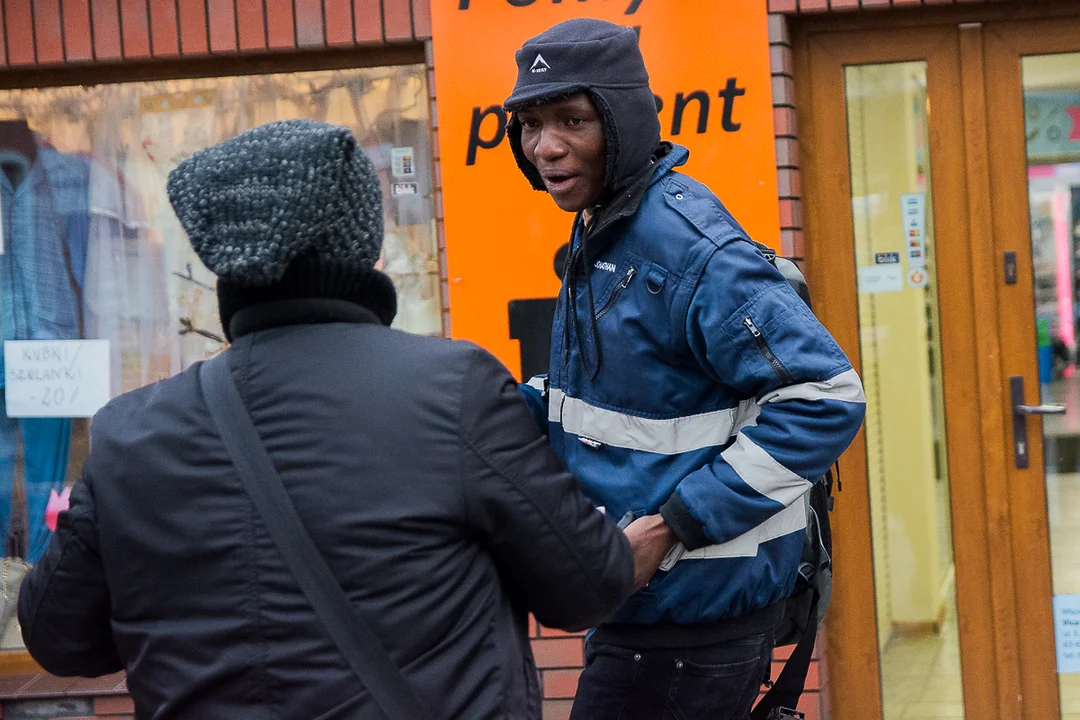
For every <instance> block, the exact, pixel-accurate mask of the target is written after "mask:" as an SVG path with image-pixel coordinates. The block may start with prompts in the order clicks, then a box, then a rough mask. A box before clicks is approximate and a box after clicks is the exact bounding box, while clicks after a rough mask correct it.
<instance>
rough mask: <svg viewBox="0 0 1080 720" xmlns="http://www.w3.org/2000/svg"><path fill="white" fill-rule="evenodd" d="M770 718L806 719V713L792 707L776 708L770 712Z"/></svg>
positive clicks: (782, 719)
mask: <svg viewBox="0 0 1080 720" xmlns="http://www.w3.org/2000/svg"><path fill="white" fill-rule="evenodd" d="M768 720H806V713H802V712H799V711H798V710H792V709H791V708H776V709H775V710H773V711H772V712H771V713H769V718H768Z"/></svg>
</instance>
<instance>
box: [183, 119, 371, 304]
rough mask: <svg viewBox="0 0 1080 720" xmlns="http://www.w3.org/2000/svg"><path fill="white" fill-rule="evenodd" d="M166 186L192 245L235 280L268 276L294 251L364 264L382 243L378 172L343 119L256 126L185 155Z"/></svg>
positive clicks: (275, 277)
mask: <svg viewBox="0 0 1080 720" xmlns="http://www.w3.org/2000/svg"><path fill="white" fill-rule="evenodd" d="M168 192H169V201H170V202H171V203H172V206H173V209H174V210H175V211H176V215H177V217H178V218H179V219H180V223H181V225H183V227H184V230H186V231H187V234H188V238H189V239H190V241H191V245H192V247H193V248H194V249H195V253H196V254H197V255H198V256H199V258H200V259H201V260H202V261H203V263H205V264H206V267H207V268H209V269H210V270H211V271H212V272H214V273H215V274H216V275H217V276H218V278H219V280H220V281H223V282H225V283H229V284H230V285H233V286H236V287H240V288H261V287H268V286H271V285H274V284H275V283H278V282H280V281H281V280H282V278H283V277H284V276H285V273H286V270H287V269H288V268H289V265H290V263H292V262H293V261H294V260H296V259H297V258H309V259H312V260H318V261H325V262H330V263H332V264H333V265H334V266H335V267H336V268H338V269H341V270H355V271H358V272H363V271H369V270H371V269H373V268H374V266H375V263H376V262H377V261H378V259H379V255H380V253H381V251H382V241H383V209H382V191H381V189H380V186H379V179H378V176H377V175H376V172H375V168H374V166H373V165H372V163H371V161H370V160H369V159H368V158H367V156H366V155H365V154H364V152H363V151H362V150H361V149H360V147H359V146H358V144H357V142H356V138H354V137H353V135H352V133H351V132H349V130H348V129H347V128H344V127H338V126H335V125H327V124H325V123H320V122H314V121H311V120H285V121H282V122H275V123H270V124H269V125H263V126H261V127H257V128H255V129H253V130H249V131H247V132H245V133H242V134H240V135H237V136H236V137H235V138H232V139H231V140H227V141H225V142H223V143H221V144H219V145H215V146H213V147H210V148H207V149H205V150H202V151H200V152H198V153H195V154H194V155H192V156H191V157H190V158H188V159H186V160H184V161H183V162H181V163H180V164H179V165H178V166H177V168H176V169H175V170H173V171H172V173H170V174H169V182H168Z"/></svg>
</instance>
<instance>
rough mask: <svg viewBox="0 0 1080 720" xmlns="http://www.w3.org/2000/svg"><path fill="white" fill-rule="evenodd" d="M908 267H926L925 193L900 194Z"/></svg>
mask: <svg viewBox="0 0 1080 720" xmlns="http://www.w3.org/2000/svg"><path fill="white" fill-rule="evenodd" d="M900 213H901V218H902V219H903V223H904V225H903V227H904V241H905V243H906V247H907V257H908V267H912V268H922V267H926V193H908V194H906V195H901V196H900Z"/></svg>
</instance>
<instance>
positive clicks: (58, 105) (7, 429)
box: [0, 65, 441, 648]
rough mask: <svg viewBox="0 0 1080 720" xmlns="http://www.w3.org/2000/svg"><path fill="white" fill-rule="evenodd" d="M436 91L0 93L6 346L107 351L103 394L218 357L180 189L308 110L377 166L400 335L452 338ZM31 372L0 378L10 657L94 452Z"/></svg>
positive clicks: (4, 634)
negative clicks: (433, 125) (261, 130)
mask: <svg viewBox="0 0 1080 720" xmlns="http://www.w3.org/2000/svg"><path fill="white" fill-rule="evenodd" d="M427 97H428V91H427V87H426V81H425V70H424V67H423V66H419V65H418V66H407V67H400V68H375V69H364V70H347V71H334V72H315V73H302V74H281V75H264V76H251V77H234V78H216V79H198V80H179V81H168V82H155V83H125V84H118V85H101V86H96V87H66V88H51V89H41V90H22V91H5V92H0V226H2V232H0V238H2V245H0V335H2V338H0V339H3V340H4V341H5V342H7V341H21V340H48V341H68V342H71V341H76V342H77V341H80V340H87V339H99V340H106V341H108V349H107V353H106V354H105V357H106V358H107V360H106V361H105V362H104V363H103V365H104V367H102V368H100V378H101V384H102V385H107V388H108V392H107V393H106V397H108V396H114V395H118V394H120V393H122V392H126V391H128V390H132V389H134V388H137V387H140V386H142V385H146V384H147V383H151V382H154V381H155V380H160V379H163V378H166V377H169V376H170V375H173V374H175V373H178V372H180V371H181V370H183V369H184V368H186V367H188V366H190V365H191V364H192V363H194V362H197V361H199V360H203V359H205V358H207V357H208V356H210V355H213V354H214V353H216V352H218V351H220V350H221V349H222V347H223V342H224V336H223V333H222V330H221V327H220V324H219V322H218V318H217V300H216V296H215V278H214V276H213V275H212V274H211V273H210V272H209V271H208V270H207V269H206V268H205V267H203V265H202V264H201V263H200V261H199V259H198V258H197V257H196V256H195V254H194V252H193V251H192V250H191V248H190V246H189V244H188V242H187V240H186V238H185V236H184V233H183V231H182V230H181V228H180V225H179V223H178V221H177V220H176V217H175V216H174V215H173V212H172V208H171V206H170V205H169V201H168V197H167V195H166V192H165V185H166V179H167V177H168V174H169V172H170V171H171V170H172V169H173V168H174V167H176V165H177V164H178V163H179V162H180V161H181V160H183V159H184V158H186V157H188V156H190V155H191V154H193V153H194V152H196V151H197V150H199V149H201V148H204V147H206V146H208V145H212V144H214V143H217V142H220V141H222V140H225V139H228V138H230V137H233V136H234V135H236V134H238V133H240V132H242V131H244V130H247V129H249V128H252V127H255V126H258V125H262V124H264V123H267V122H271V121H274V120H282V119H288V118H301V117H302V118H310V119H314V120H321V121H324V122H329V123H334V124H339V125H345V126H347V127H349V128H351V129H352V131H353V132H354V134H355V135H356V137H357V139H358V140H359V142H360V145H361V146H362V147H363V149H364V150H365V152H366V153H367V154H368V156H369V157H370V158H371V159H372V161H373V162H374V163H375V167H376V169H377V170H378V171H379V173H380V177H381V179H382V185H383V190H384V196H383V199H384V204H385V227H386V231H385V233H386V234H385V242H384V251H383V257H382V259H381V260H380V268H381V269H382V270H384V271H385V272H386V273H388V274H389V275H390V277H391V278H392V279H393V280H394V283H395V285H396V287H397V289H398V293H399V303H398V304H399V311H398V318H397V321H396V326H397V327H399V328H401V329H404V330H407V331H410V332H415V333H420V334H429V335H437V334H440V333H441V308H440V307H439V297H440V293H439V279H438V261H437V254H436V249H435V238H434V228H433V207H432V183H431V174H430V171H429V168H430V167H431V149H430V139H429V123H428V115H427V112H428V104H427ZM11 347H15V346H11ZM2 364H3V361H2V360H0V365H2ZM18 364H19V359H18V358H15V360H14V362H13V366H12V367H11V368H7V367H6V366H5V368H4V372H3V373H0V401H2V402H3V412H0V537H3V538H5V540H6V553H5V555H6V557H5V558H4V561H3V567H2V568H0V570H2V572H0V582H2V584H3V587H2V588H0V589H2V591H3V596H4V598H5V600H4V602H3V604H2V605H0V647H3V648H15V647H19V646H20V645H21V640H20V632H19V628H18V627H17V621H16V620H15V619H14V610H15V602H16V593H17V590H18V587H19V582H20V581H21V579H22V576H23V574H24V573H25V569H26V565H27V563H33V562H35V561H36V560H37V559H38V558H40V556H41V555H42V553H43V552H44V550H45V548H46V546H47V545H48V542H49V539H50V537H51V534H52V529H53V528H55V522H56V515H57V513H58V512H59V510H60V509H62V508H63V507H65V506H66V502H67V488H68V487H70V484H71V482H73V481H74V479H75V478H76V477H77V476H78V473H79V470H80V468H81V467H82V463H83V460H84V459H85V457H86V453H87V450H88V428H89V422H88V421H87V420H86V419H85V418H73V417H70V416H65V415H64V413H65V411H64V410H62V409H57V407H56V406H55V404H53V405H52V406H50V407H48V408H47V409H45V410H40V408H39V410H40V412H39V410H35V407H36V406H35V407H29V408H28V407H27V402H28V399H27V398H26V397H20V398H16V397H15V393H16V391H15V389H14V388H11V389H9V388H8V380H7V378H8V377H9V375H10V373H9V372H8V371H9V370H10V371H11V372H16V371H17V369H18V367H17V366H18ZM60 397H63V398H64V400H65V401H69V402H70V399H71V398H70V392H62V393H61V394H60ZM50 398H51V399H52V396H51V395H50ZM33 402H34V403H37V406H41V405H42V403H43V402H44V400H43V399H42V398H39V397H36V396H35V397H34V398H33ZM69 407H70V405H69ZM45 414H47V415H50V416H48V417H34V415H45ZM71 414H78V413H75V412H72V413H71Z"/></svg>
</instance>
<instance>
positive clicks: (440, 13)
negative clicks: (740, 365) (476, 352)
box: [431, 0, 780, 372]
mask: <svg viewBox="0 0 1080 720" xmlns="http://www.w3.org/2000/svg"><path fill="white" fill-rule="evenodd" d="M765 6H766V3H765V1H764V0H723V2H719V1H718V0H431V12H432V22H433V42H434V51H435V90H436V98H437V102H438V136H439V153H440V160H441V166H442V186H443V210H444V213H445V218H446V245H447V263H448V273H449V281H450V323H451V327H452V331H453V335H454V337H457V338H463V339H467V340H472V341H473V342H476V343H478V344H480V345H482V346H484V347H485V348H487V349H488V350H490V351H491V352H493V353H495V354H496V355H497V356H498V357H499V359H501V360H502V361H503V362H504V363H505V364H506V365H507V366H508V367H509V368H511V370H513V371H515V372H517V371H518V369H519V367H520V364H519V347H518V342H517V341H516V340H512V339H511V338H510V322H509V318H508V311H507V307H508V303H510V302H511V301H513V300H519V299H525V298H542V297H553V296H554V295H555V294H556V293H557V292H558V288H559V281H558V278H557V277H556V275H555V272H554V270H553V258H554V254H555V250H556V249H557V248H558V247H559V246H560V245H562V244H563V243H564V242H566V240H567V239H568V237H569V232H570V225H571V220H572V218H571V216H570V215H569V214H567V213H564V212H562V211H560V210H558V209H557V208H556V207H555V204H554V203H553V202H552V200H551V198H550V197H549V196H548V195H547V194H546V193H540V192H536V191H534V190H532V189H531V188H530V186H529V183H528V181H527V180H525V178H524V177H523V176H522V175H521V172H520V171H519V170H518V169H517V166H516V165H515V164H514V159H513V157H512V154H511V152H510V148H509V145H508V144H507V143H506V137H505V134H506V133H505V127H506V115H505V114H504V113H503V111H502V108H501V105H502V101H503V100H504V99H505V98H506V97H507V96H508V95H509V94H510V91H511V90H512V89H513V86H514V80H515V78H516V77H517V67H516V65H515V63H514V52H515V51H516V50H517V49H518V48H519V47H521V45H522V43H524V42H525V40H527V39H529V38H530V37H532V36H534V35H537V34H539V33H541V32H543V31H544V30H546V29H547V28H548V27H550V26H552V25H554V24H556V23H559V22H562V21H563V20H567V19H570V18H572V17H594V18H600V19H603V20H608V21H611V22H615V23H618V24H620V25H625V26H628V27H634V28H639V35H640V38H641V49H642V52H643V54H644V56H645V62H646V64H647V66H648V69H649V75H650V80H651V84H652V89H653V92H654V93H655V94H656V95H657V96H658V97H659V98H660V100H661V102H662V104H663V107H662V109H661V110H660V123H661V128H662V136H663V138H664V139H665V140H671V141H672V142H675V143H677V144H680V145H684V146H686V147H688V148H689V149H690V161H689V162H688V163H687V165H686V166H685V167H684V168H683V169H682V170H683V171H684V172H686V173H687V174H689V175H691V176H693V177H694V178H695V179H697V180H700V181H701V182H703V183H705V184H707V185H708V186H709V187H711V188H712V190H713V191H714V192H715V193H716V194H717V195H718V196H719V197H720V199H721V200H722V201H723V202H724V204H725V205H726V206H727V207H728V209H729V210H731V212H732V213H733V214H734V215H735V217H736V218H737V219H738V220H739V222H740V223H741V224H742V225H743V227H745V228H746V230H747V231H748V232H749V233H750V234H751V235H752V236H753V238H754V239H755V240H758V241H760V242H764V243H767V244H769V245H771V246H772V247H779V242H780V237H779V235H780V230H779V215H780V212H779V202H778V199H777V185H776V152H775V144H774V143H775V140H774V131H773V109H772V87H771V74H770V69H769V37H768V25H767V17H766V9H765Z"/></svg>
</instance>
